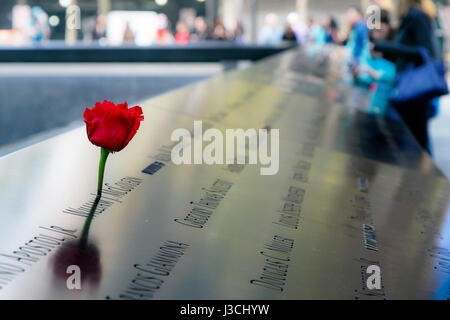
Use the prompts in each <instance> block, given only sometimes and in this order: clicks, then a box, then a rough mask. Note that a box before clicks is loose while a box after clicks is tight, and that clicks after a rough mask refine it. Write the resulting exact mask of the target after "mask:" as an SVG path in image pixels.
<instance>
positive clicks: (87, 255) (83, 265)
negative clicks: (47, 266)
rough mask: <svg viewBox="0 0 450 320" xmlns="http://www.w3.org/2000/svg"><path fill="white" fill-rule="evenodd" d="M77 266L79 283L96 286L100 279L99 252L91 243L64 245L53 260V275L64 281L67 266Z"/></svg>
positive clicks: (72, 242)
mask: <svg viewBox="0 0 450 320" xmlns="http://www.w3.org/2000/svg"><path fill="white" fill-rule="evenodd" d="M72 265H75V266H78V267H79V268H80V271H81V282H82V283H87V282H89V283H90V284H91V285H93V286H97V285H98V283H99V282H100V279H101V277H102V265H101V262H100V251H99V250H98V248H97V246H95V245H94V244H93V243H85V244H81V243H79V242H77V241H70V242H67V243H64V244H63V245H62V246H61V247H60V248H59V250H58V251H56V254H55V256H54V258H53V274H54V275H55V276H56V278H57V279H59V280H61V281H66V280H67V277H68V276H69V274H68V273H67V268H68V267H69V266H72Z"/></svg>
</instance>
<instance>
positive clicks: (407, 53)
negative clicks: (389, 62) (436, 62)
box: [373, 41, 422, 63]
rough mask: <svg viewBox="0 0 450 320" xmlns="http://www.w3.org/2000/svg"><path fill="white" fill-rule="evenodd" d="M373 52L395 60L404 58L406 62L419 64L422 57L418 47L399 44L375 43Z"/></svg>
mask: <svg viewBox="0 0 450 320" xmlns="http://www.w3.org/2000/svg"><path fill="white" fill-rule="evenodd" d="M373 50H375V51H378V52H382V53H383V54H384V55H387V56H390V57H396V58H399V57H400V58H404V59H407V60H411V61H414V62H415V63H420V62H421V61H422V55H421V53H420V49H419V47H418V46H408V45H404V44H400V43H394V42H387V41H377V42H375V43H374V47H373Z"/></svg>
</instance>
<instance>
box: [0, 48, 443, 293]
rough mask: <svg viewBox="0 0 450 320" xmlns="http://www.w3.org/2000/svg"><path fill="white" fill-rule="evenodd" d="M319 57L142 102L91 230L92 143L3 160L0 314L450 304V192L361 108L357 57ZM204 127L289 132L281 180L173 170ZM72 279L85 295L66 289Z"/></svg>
mask: <svg viewBox="0 0 450 320" xmlns="http://www.w3.org/2000/svg"><path fill="white" fill-rule="evenodd" d="M321 50H322V51H320V50H316V51H314V50H313V51H311V52H304V51H303V50H302V49H298V50H297V49H296V50H291V51H288V52H285V53H283V54H280V55H276V56H273V57H270V58H268V59H264V60H263V61H261V62H258V63H256V64H254V65H253V66H251V67H250V68H248V69H244V70H236V71H233V72H228V73H225V74H223V75H221V76H219V77H216V78H212V79H209V80H206V81H202V82H198V83H195V84H192V85H190V86H188V87H185V88H182V89H180V90H176V91H173V92H170V93H168V94H163V95H160V96H157V97H155V98H152V99H150V100H149V101H146V102H143V103H140V105H142V106H143V108H144V114H145V115H146V120H145V121H144V123H143V124H142V126H141V128H140V129H139V134H138V135H136V137H135V138H134V139H133V141H132V142H131V143H130V144H129V145H128V146H127V148H126V149H124V150H123V151H121V154H120V157H115V158H114V160H113V161H110V162H109V163H108V171H107V173H106V175H105V181H104V182H105V183H104V192H103V195H102V198H101V199H100V200H98V199H96V200H97V204H96V206H97V207H96V209H94V211H95V217H94V215H92V204H93V203H94V198H93V196H95V193H94V192H95V190H92V186H96V183H97V176H96V173H97V169H98V150H97V148H95V147H93V146H92V145H91V144H90V142H89V141H88V140H87V139H86V132H85V128H84V127H83V128H79V129H75V130H73V131H69V132H67V133H65V134H62V135H59V136H56V137H54V138H52V139H49V140H47V141H44V142H42V143H39V144H36V145H33V146H30V147H28V148H25V149H23V150H20V151H18V152H15V153H12V154H9V155H7V156H4V157H2V158H0V181H1V184H0V203H1V206H0V225H1V232H0V299H16V298H19V299H105V298H110V299H352V300H354V299H448V298H450V290H449V289H448V285H449V283H450V273H449V269H448V261H449V260H450V210H449V206H448V205H449V195H450V185H449V182H448V179H447V178H446V177H445V176H444V175H443V174H442V173H441V171H440V170H439V168H437V167H436V165H435V164H434V163H433V160H432V159H431V158H430V157H429V156H428V155H427V154H426V153H424V152H423V150H421V148H420V146H419V145H418V144H417V142H416V141H415V140H414V139H413V137H412V135H411V133H410V132H409V131H408V130H407V129H406V127H405V126H404V125H403V123H401V122H398V121H395V120H388V119H385V118H383V117H379V116H374V115H369V114H367V113H365V112H364V110H363V109H364V106H357V107H358V108H356V109H354V108H353V106H352V105H351V101H352V99H353V101H355V100H354V97H355V94H354V93H353V92H352V89H351V87H350V86H348V85H346V83H345V81H343V80H342V79H341V78H340V76H339V75H340V74H341V69H342V68H344V67H346V60H345V52H343V50H341V49H340V48H337V47H325V48H323V49H321ZM316 59H317V60H316ZM360 94H361V95H364V93H361V92H359V93H358V94H357V96H358V99H357V101H364V99H359V98H360V97H361V96H359V95H360ZM80 117H81V115H80ZM196 120H202V121H203V126H204V127H207V126H208V127H209V128H216V129H218V130H220V131H221V132H222V134H223V135H225V132H226V129H236V128H242V129H249V128H255V129H258V128H272V129H280V163H279V172H278V173H277V174H276V175H273V176H261V175H260V166H258V165H249V164H246V165H239V166H230V165H226V164H224V165H211V166H208V165H175V164H173V163H172V162H171V161H170V155H171V146H172V145H173V144H174V143H173V142H172V141H171V140H170V137H171V134H172V132H173V131H174V130H175V129H179V128H187V129H188V130H190V129H192V128H193V122H194V121H196ZM152 164H153V167H155V165H156V166H157V167H158V170H148V168H151V167H152ZM146 169H147V170H146ZM225 187H226V188H225ZM19 200H20V201H19ZM219 200H220V201H219ZM185 219H187V220H185ZM94 220H95V223H94V222H93V221H94ZM91 224H92V226H95V228H91V227H90V226H91ZM82 226H85V228H84V229H83V228H80V227H82ZM93 237H95V240H96V242H95V244H94V243H93V242H92V238H93ZM77 239H78V240H77ZM38 245H39V246H42V247H44V248H45V249H39V248H38V250H33V249H31V250H30V248H32V247H31V246H38ZM34 249H36V247H35V248H34ZM277 250H278V251H277ZM27 255H29V256H27ZM71 264H76V265H79V266H80V268H81V271H82V274H81V277H82V280H83V278H84V281H85V283H86V290H84V285H83V286H82V289H81V290H69V289H67V288H66V285H65V283H66V280H67V278H68V277H69V276H70V274H67V273H66V268H67V266H68V265H71ZM371 265H376V266H378V267H379V268H380V269H381V277H382V285H383V288H382V289H380V290H378V291H375V292H371V291H370V290H368V288H367V287H366V283H365V281H364V280H365V279H366V278H367V275H366V274H365V270H367V269H368V267H369V266H371ZM49 266H50V267H49ZM274 267H279V268H278V269H274ZM274 270H278V276H277V271H274ZM2 272H3V273H2ZM6 272H7V273H6ZM280 273H281V274H282V275H283V276H282V277H280V275H279V274H280ZM268 277H271V279H272V281H265V282H264V280H267V279H268ZM55 278H56V279H55ZM261 278H262V279H261ZM89 287H93V288H94V290H89Z"/></svg>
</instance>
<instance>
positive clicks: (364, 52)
mask: <svg viewBox="0 0 450 320" xmlns="http://www.w3.org/2000/svg"><path fill="white" fill-rule="evenodd" d="M372 2H373V3H374V4H377V5H379V6H380V8H381V10H380V16H379V25H378V26H377V27H374V28H370V29H369V28H368V24H367V23H366V18H367V17H365V16H364V15H363V13H362V12H361V11H360V10H359V9H358V8H350V9H349V10H348V12H347V21H349V22H350V32H349V35H348V38H347V40H346V41H345V42H346V46H347V48H348V49H349V50H350V52H351V55H352V58H351V62H350V63H349V69H350V71H351V74H352V77H353V82H354V84H355V85H356V86H359V87H363V88H367V89H369V90H370V92H371V99H370V100H371V101H370V105H369V106H368V108H369V109H368V111H369V112H370V113H375V114H382V115H386V116H388V117H391V118H398V117H401V118H402V119H403V121H404V122H405V123H406V125H407V126H408V127H409V129H410V131H411V133H412V134H413V135H414V136H415V138H416V140H417V141H418V142H419V143H420V145H421V146H422V147H423V148H424V149H425V150H427V151H428V152H429V153H431V146H430V143H429V137H428V120H429V119H430V118H432V117H434V116H435V115H436V114H437V112H438V111H437V110H438V103H439V97H438V96H437V97H433V96H429V97H420V98H419V97H417V98H414V99H408V100H406V101H404V102H400V101H399V99H398V97H396V96H395V95H398V94H399V88H398V85H399V75H401V74H402V73H404V72H405V71H406V70H411V71H410V76H411V78H410V79H409V81H410V83H411V86H410V88H409V89H407V90H412V91H418V90H417V89H418V88H417V87H415V85H417V83H419V85H420V82H422V83H423V82H427V81H431V78H432V77H434V76H435V75H434V74H431V72H433V69H432V68H431V69H430V68H429V69H427V70H430V71H423V70H422V71H423V72H422V73H420V75H419V71H414V70H413V69H414V68H417V67H419V66H421V65H424V64H425V63H427V62H428V61H425V60H426V59H428V58H426V57H429V59H430V61H442V59H443V57H442V50H443V48H442V46H440V44H439V42H438V38H437V36H436V29H437V26H438V25H437V23H438V21H437V20H436V7H435V5H434V4H433V2H432V1H431V0H399V1H398V2H397V6H396V7H394V6H393V5H392V1H386V0H385V1H380V0H375V1H372ZM393 20H396V22H397V27H396V28H394V24H393ZM423 69H424V70H425V68H423ZM427 72H428V73H427ZM418 76H419V77H420V79H415V78H417V77H418ZM442 81H444V82H445V76H443V77H442ZM414 94H415V92H411V95H412V96H414Z"/></svg>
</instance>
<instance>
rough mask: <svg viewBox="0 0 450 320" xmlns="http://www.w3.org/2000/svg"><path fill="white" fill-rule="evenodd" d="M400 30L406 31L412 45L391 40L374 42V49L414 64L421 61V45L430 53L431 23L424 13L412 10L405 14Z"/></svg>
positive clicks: (431, 46) (431, 48) (431, 45)
mask: <svg viewBox="0 0 450 320" xmlns="http://www.w3.org/2000/svg"><path fill="white" fill-rule="evenodd" d="M400 29H401V30H402V32H406V31H408V34H409V35H410V37H413V39H409V40H412V41H413V43H414V45H404V44H400V43H391V42H375V43H374V50H375V51H379V52H382V53H383V54H385V55H387V56H389V57H396V58H398V57H400V58H404V59H407V60H410V61H413V62H414V63H416V64H420V63H422V55H421V52H420V48H421V47H423V48H425V49H427V50H428V53H429V54H431V55H432V50H433V43H432V37H433V36H434V35H433V33H432V31H433V29H432V25H431V22H430V20H429V18H428V16H427V15H426V14H425V13H422V12H420V13H419V12H413V13H411V14H408V15H407V16H405V18H404V19H403V21H402V25H401V27H400Z"/></svg>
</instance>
